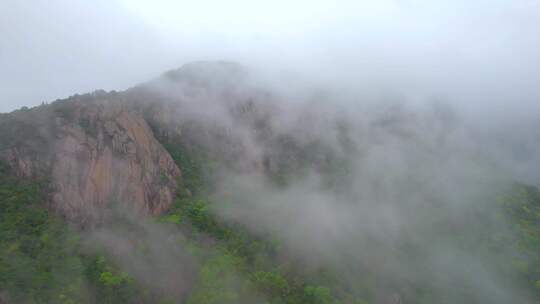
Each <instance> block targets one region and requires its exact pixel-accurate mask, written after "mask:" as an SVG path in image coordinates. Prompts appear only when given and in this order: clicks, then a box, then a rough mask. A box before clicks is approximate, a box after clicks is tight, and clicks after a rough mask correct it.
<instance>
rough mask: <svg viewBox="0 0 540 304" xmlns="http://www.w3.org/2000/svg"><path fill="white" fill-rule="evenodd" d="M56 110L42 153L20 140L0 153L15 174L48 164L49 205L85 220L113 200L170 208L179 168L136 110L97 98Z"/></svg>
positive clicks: (139, 207)
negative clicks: (31, 148)
mask: <svg viewBox="0 0 540 304" xmlns="http://www.w3.org/2000/svg"><path fill="white" fill-rule="evenodd" d="M61 109H62V111H63V112H62V113H63V115H60V114H59V115H51V117H52V118H51V120H50V122H49V125H48V127H49V128H50V129H51V130H53V131H52V132H51V133H52V134H54V138H53V139H50V140H49V146H48V147H43V151H41V152H39V151H38V152H36V151H30V149H28V148H27V147H26V146H27V145H26V144H24V143H23V144H18V145H15V146H13V147H10V148H9V149H7V150H5V151H4V152H0V156H1V157H2V158H4V159H5V160H6V161H7V162H8V163H9V164H10V165H11V167H12V168H13V169H14V170H15V172H16V173H17V174H18V175H19V176H23V177H35V176H39V175H40V174H39V173H37V172H39V171H45V170H37V169H36V168H47V170H46V171H48V173H47V174H48V176H47V177H49V178H50V180H51V186H52V189H53V193H52V197H51V203H52V207H53V208H54V209H57V210H59V211H61V212H62V213H63V214H65V215H66V216H67V217H69V218H70V219H72V220H74V221H75V222H79V223H81V224H85V223H87V222H92V221H94V220H95V219H96V218H98V217H99V216H101V215H102V214H103V211H104V210H107V209H108V208H107V207H110V206H111V204H114V203H117V204H119V205H122V206H123V207H127V208H128V209H129V210H130V211H134V212H138V213H145V214H151V215H155V214H159V213H162V212H163V211H164V210H166V209H167V208H169V207H170V205H171V203H172V201H173V197H174V193H175V191H176V187H177V183H176V179H177V178H178V177H179V176H180V169H179V168H178V167H177V166H176V164H175V163H174V161H173V160H172V158H171V157H170V155H169V154H168V153H167V151H166V150H165V149H164V148H163V147H162V146H161V144H160V143H159V142H158V141H157V140H156V139H155V137H154V135H153V133H152V130H151V129H150V127H149V126H148V125H147V123H146V121H145V120H144V119H143V117H142V116H141V115H140V114H138V113H136V112H134V111H133V110H130V109H128V108H126V107H123V106H122V105H121V104H118V103H113V102H108V101H106V100H99V99H97V100H94V101H91V102H88V101H84V102H83V101H77V100H75V101H69V103H68V102H66V103H65V104H63V105H61ZM36 155H37V156H36Z"/></svg>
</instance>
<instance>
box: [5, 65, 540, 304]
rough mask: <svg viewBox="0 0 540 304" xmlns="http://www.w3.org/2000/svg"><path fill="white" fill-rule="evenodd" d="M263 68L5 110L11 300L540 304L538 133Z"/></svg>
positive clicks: (179, 74)
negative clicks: (298, 86)
mask: <svg viewBox="0 0 540 304" xmlns="http://www.w3.org/2000/svg"><path fill="white" fill-rule="evenodd" d="M255 80H256V79H255V78H253V77H252V75H250V73H249V72H248V71H246V70H245V69H244V68H243V67H241V66H240V65H237V64H234V63H229V62H213V63H208V62H196V63H191V64H188V65H186V66H184V67H182V68H180V69H177V70H173V71H170V72H167V73H165V74H163V75H161V76H160V77H158V78H156V79H154V80H152V81H150V82H147V83H143V84H140V85H138V86H135V87H133V88H130V89H128V90H126V91H123V92H114V91H113V92H105V91H96V92H93V93H89V94H83V95H74V96H72V97H69V98H66V99H63V100H57V101H55V102H52V103H51V104H43V105H41V106H39V107H35V108H31V109H28V108H24V109H21V110H18V111H15V112H13V113H8V114H2V115H0V164H1V165H0V303H187V304H222V303H226V304H227V303H230V304H233V303H246V304H248V303H249V304H253V303H261V304H263V303H267V304H270V303H272V304H317V303H319V304H337V303H343V304H368V303H369V304H398V303H426V304H427V303H448V304H450V303H523V304H530V303H538V300H539V299H540V191H539V189H538V188H537V187H536V186H537V185H536V184H535V180H534V179H533V178H531V176H533V177H534V174H531V172H532V173H534V172H533V171H534V170H532V169H534V168H532V167H526V168H525V170H523V168H524V164H528V163H527V160H530V159H532V160H534V159H535V158H534V155H535V153H534V151H535V150H534V147H535V146H534V138H533V137H534V134H532V135H531V139H530V140H529V141H524V142H526V143H527V144H525V145H517V144H515V143H514V142H513V141H508V140H507V137H505V136H503V137H501V136H499V135H498V134H496V135H493V134H491V133H489V132H488V131H489V130H487V131H486V130H483V129H474V128H473V127H475V126H474V125H473V126H471V125H470V124H466V123H464V122H463V121H462V120H461V118H460V116H459V115H458V114H457V113H455V112H454V111H453V109H452V108H451V107H449V106H446V105H445V104H441V103H435V104H430V105H429V106H426V107H423V108H422V107H412V106H408V105H405V104H404V103H400V102H399V101H396V102H395V103H381V104H376V105H374V106H373V107H372V108H369V107H368V108H367V109H362V110H359V109H357V108H354V107H349V108H347V107H346V106H343V107H337V106H335V105H336V104H338V103H337V102H336V103H334V101H336V100H339V98H340V95H339V94H335V95H333V94H331V93H328V92H325V93H321V92H318V91H316V92H312V91H309V92H303V93H298V94H296V93H291V92H286V91H284V90H280V89H279V88H275V87H272V86H269V85H267V84H264V82H262V81H255ZM519 130H521V129H519ZM506 131H508V132H510V131H511V130H506ZM518 133H519V132H518ZM519 134H520V136H523V137H524V138H528V137H527V136H526V134H525V135H524V133H519ZM518 139H519V138H517V139H515V140H516V141H518ZM518 142H519V141H518ZM518 169H519V170H518Z"/></svg>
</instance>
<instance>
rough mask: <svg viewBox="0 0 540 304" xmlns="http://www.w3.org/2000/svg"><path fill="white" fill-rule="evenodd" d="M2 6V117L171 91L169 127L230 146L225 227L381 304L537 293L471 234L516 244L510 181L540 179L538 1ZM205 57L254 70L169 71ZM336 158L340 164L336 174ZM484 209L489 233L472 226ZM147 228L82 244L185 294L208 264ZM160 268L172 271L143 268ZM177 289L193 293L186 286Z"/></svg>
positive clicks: (220, 213)
mask: <svg viewBox="0 0 540 304" xmlns="http://www.w3.org/2000/svg"><path fill="white" fill-rule="evenodd" d="M1 6H2V7H1V9H0V34H2V37H3V40H2V45H1V48H0V66H1V67H3V69H2V72H1V73H0V77H1V78H0V83H1V84H2V90H0V100H1V105H0V111H11V110H14V109H16V108H19V107H21V106H31V105H37V104H39V103H41V102H43V101H52V100H54V99H56V98H60V97H66V96H69V95H72V94H75V93H81V92H87V91H92V90H94V89H99V88H103V89H106V90H113V89H114V90H123V89H126V88H129V87H131V86H134V85H136V84H137V83H141V82H145V81H148V80H150V79H154V80H153V81H151V82H149V83H146V84H144V85H142V86H140V87H137V88H135V89H133V90H129V91H127V92H126V95H124V96H123V97H122V98H124V100H123V101H124V102H128V103H129V102H133V103H134V104H137V102H141V104H142V107H143V111H141V112H143V114H146V113H148V112H149V111H145V110H147V109H153V108H152V107H153V106H154V105H155V103H152V101H153V100H150V99H149V100H145V99H144V98H145V97H144V96H151V97H154V98H155V97H156V96H158V97H159V98H155V99H156V100H157V102H156V103H157V104H159V102H161V101H163V99H164V100H165V101H166V102H169V103H170V104H168V105H167V106H170V107H171V108H168V109H166V111H163V112H164V113H161V114H163V116H167V119H165V121H159V122H158V123H162V124H163V125H166V126H168V125H167V124H169V123H170V124H172V125H179V126H181V127H183V126H185V125H189V123H191V122H193V121H195V122H197V123H198V124H200V125H197V126H196V127H201V129H202V131H201V132H200V133H197V132H194V133H192V134H189V132H190V131H193V130H192V129H181V128H178V129H180V130H182V132H183V133H182V136H180V137H182V138H183V140H187V141H188V142H189V140H190V139H192V140H193V142H195V143H196V144H198V145H200V146H202V147H203V148H207V150H209V151H211V152H215V153H216V154H219V153H221V152H223V151H224V152H223V153H222V154H223V155H221V156H219V157H222V159H220V161H222V162H223V163H227V166H226V167H225V168H224V170H223V172H221V171H220V172H218V173H216V174H217V176H218V177H220V178H218V179H217V180H218V181H217V182H216V185H214V186H215V189H213V190H215V191H213V192H212V193H210V194H211V198H212V199H213V200H214V201H215V202H216V204H215V205H213V207H212V209H211V212H212V214H213V215H216V216H217V217H218V218H219V219H220V220H223V221H225V222H226V223H234V224H240V225H241V226H242V227H246V229H247V231H249V233H252V234H254V235H257V234H259V233H260V234H265V233H268V232H269V233H271V234H272V235H273V236H276V237H277V238H279V239H280V241H282V242H283V244H284V249H283V252H280V254H284V255H286V256H287V257H289V258H290V259H291V260H292V261H297V260H298V261H300V262H299V263H300V264H301V265H302V266H305V268H306V269H310V268H315V269H316V268H318V267H322V268H327V269H331V270H332V271H335V272H336V273H339V274H340V275H341V277H340V278H339V279H340V280H341V281H342V282H341V283H343V284H344V285H345V286H346V287H345V288H349V289H351V290H354V287H355V286H357V284H358V282H359V281H361V280H364V279H366V278H368V277H369V279H371V280H373V282H371V283H370V284H371V285H370V284H367V285H369V286H376V288H375V290H373V291H372V292H373V293H374V295H372V299H373V300H374V302H375V303H390V302H391V301H390V300H388V299H387V297H392V296H393V295H394V294H397V297H398V301H397V302H396V301H394V302H392V303H398V302H400V301H401V300H400V299H402V298H403V299H406V298H407V293H413V290H415V288H416V287H418V286H421V287H423V286H424V285H425V286H428V288H432V290H433V293H434V294H436V296H439V297H440V299H445V301H447V302H448V303H452V302H454V303H459V302H463V301H465V300H466V299H475V300H477V301H478V302H493V303H510V302H512V301H513V300H516V299H519V300H521V298H523V299H527V297H528V294H526V293H525V292H522V286H517V285H519V284H518V283H516V282H513V281H512V280H511V278H505V277H502V276H501V275H499V272H498V271H499V269H498V268H497V267H498V266H497V263H496V262H497V261H495V262H494V261H491V260H490V261H486V260H489V259H486V260H484V257H485V256H486V255H484V254H485V252H475V249H474V248H476V247H474V246H472V245H471V244H470V243H474V242H475V241H476V240H477V239H476V238H475V234H474V233H471V231H474V232H478V233H479V237H478V239H480V235H482V233H484V232H486V231H488V232H490V233H501V234H504V233H508V231H509V229H510V227H506V226H504V225H501V226H499V227H492V226H491V225H492V224H493V223H492V222H491V221H490V220H489V219H491V215H492V214H491V212H493V213H496V211H495V210H496V208H492V207H493V206H494V205H493V204H494V201H495V197H496V196H498V195H499V194H501V192H502V191H503V190H505V187H506V186H508V185H511V184H512V183H513V182H515V181H520V182H525V183H529V184H533V185H538V184H539V183H540V173H539V171H538V170H537V168H538V167H539V166H540V157H539V156H538V155H540V153H539V152H540V142H539V138H540V136H539V134H538V130H540V129H539V127H540V122H539V121H538V117H539V116H538V114H539V113H540V112H539V111H540V86H539V85H538V84H539V83H540V2H537V1H475V2H474V3H471V2H470V1H414V0H412V1H407V0H401V1H397V0H396V1H377V2H376V3H375V2H367V1H354V2H353V1H297V2H295V3H293V4H291V3H288V2H286V1H272V2H268V3H254V2H253V1H240V0H238V1H227V2H219V3H218V2H217V1H216V2H212V1H198V2H197V3H193V2H192V1H190V2H188V1H185V2H184V1H180V2H177V1H165V0H162V1H95V2H93V3H91V4H90V3H89V2H84V1H35V2H33V3H31V4H30V3H27V2H21V1H11V0H8V1H3V2H2V4H1ZM198 60H226V61H227V62H238V63H240V65H239V67H240V68H239V69H240V71H239V72H238V74H236V70H235V69H236V68H237V66H236V65H235V64H223V63H219V64H214V65H212V64H210V65H209V67H210V68H209V69H208V70H207V66H206V65H205V64H202V65H197V64H195V65H191V66H189V65H188V66H187V67H184V69H183V70H180V71H176V72H175V71H173V72H170V73H168V74H165V75H164V76H162V77H161V78H158V79H155V77H156V76H157V75H160V74H161V73H162V72H164V71H167V70H170V69H174V68H177V67H180V66H182V65H184V64H185V63H188V62H192V61H198ZM222 66H224V67H222ZM241 67H246V71H249V72H245V71H244V70H243V68H241ZM190 69H192V70H190ZM231 72H234V73H231ZM182 73H185V74H182ZM244 73H246V74H244ZM190 77H193V78H190ZM199 78H202V79H204V81H199V80H200V79H199ZM200 83H202V84H201V85H200V87H199V84H200ZM139 93H144V94H148V95H137V94H139ZM155 94H158V95H155ZM137 96H143V97H137ZM224 96H226V97H224ZM132 97H133V99H134V100H131V99H130V98H132ZM137 98H140V100H139V99H137ZM246 100H248V101H250V102H254V105H255V106H254V108H248V109H247V110H246V113H248V114H245V113H244V112H242V111H244V110H242V109H241V110H238V109H237V108H236V106H240V107H243V106H245V105H244V104H241V103H242V102H244V101H246ZM166 102H165V103H166ZM239 103H240V104H239ZM138 106H141V105H140V104H138ZM248 106H250V105H248ZM145 107H147V108H145ZM246 107H247V106H246ZM250 111H252V112H250ZM244 114H245V116H243V115H244ZM250 115H253V116H250ZM258 123H261V124H262V125H263V127H260V126H259V125H257V124H258ZM196 127H195V129H196ZM178 129H174V130H178ZM186 130H187V131H186ZM216 130H217V131H216ZM195 131H200V130H195ZM213 132H216V133H215V134H214V133H213ZM220 132H221V133H220ZM201 134H202V135H204V136H206V135H208V138H205V137H204V136H201ZM223 134H226V136H225V135H223ZM190 136H191V138H190ZM283 138H285V139H286V140H285V143H283V141H281V140H283ZM193 142H189V143H193ZM289 144H290V146H292V148H291V147H290V146H289ZM311 145H312V146H311ZM288 149H290V150H288ZM291 151H292V152H291ZM298 151H300V152H298ZM306 151H307V152H306ZM304 152H305V153H304ZM288 153H290V154H288ZM302 153H304V154H302ZM310 153H312V155H311V154H310ZM298 155H308V156H306V159H305V161H306V162H307V163H309V164H308V165H306V166H305V167H307V168H297V167H295V166H297V165H298V167H301V165H299V164H301V163H302V162H303V161H304V160H303V159H300V160H299V159H298V158H299V157H298ZM228 157H230V158H228ZM287 157H291V158H292V159H293V161H290V159H289V158H287ZM294 157H297V158H296V159H294ZM232 160H235V161H238V162H239V163H235V162H234V161H232ZM280 161H284V162H285V165H284V167H286V168H287V169H289V167H291V168H292V169H291V172H289V173H290V178H291V180H288V181H287V183H285V185H281V186H279V185H276V183H272V182H271V180H270V179H269V175H271V174H273V173H275V172H272V171H279V169H280V168H279V167H280V166H281V165H282V164H280ZM331 161H336V162H342V163H337V164H334V163H330V162H331ZM325 165H328V167H331V168H330V170H333V169H336V170H341V171H340V172H338V173H337V174H335V175H336V176H337V177H336V180H333V181H332V180H328V176H333V175H334V173H335V172H330V173H328V172H324V170H325V169H324V166H325ZM333 166H335V168H334V167H333ZM260 168H263V170H260ZM275 168H278V169H275ZM181 169H182V168H181ZM222 169H223V168H222ZM295 169H298V170H296V171H295ZM264 170H266V171H264ZM329 183H330V184H331V183H335V184H332V185H331V186H329ZM479 210H482V212H484V213H485V214H488V215H487V217H486V218H487V219H486V218H483V219H485V220H486V222H480V223H477V222H475V221H476V220H477V219H478V218H477V217H475V215H476V214H477V212H479ZM493 216H494V214H493ZM128 220H130V219H129V218H128ZM131 220H132V219H131ZM137 221H138V219H137V220H136V221H135V222H137ZM134 226H135V228H136V229H134V231H135V232H134V231H131V232H129V233H127V236H126V232H125V231H119V230H115V229H111V228H109V227H102V229H101V230H97V231H93V232H91V233H89V234H88V235H86V238H85V240H88V241H89V242H91V243H96V244H99V245H101V247H104V248H105V249H108V250H109V251H111V252H112V253H113V255H114V254H116V255H117V256H118V257H119V258H118V259H119V260H121V261H120V262H119V264H120V266H121V267H123V268H125V269H128V270H129V271H130V272H131V273H132V274H133V275H134V276H135V277H136V278H138V279H140V280H141V281H143V283H146V284H149V285H151V286H152V287H154V288H156V289H158V290H163V291H164V292H170V291H173V294H174V292H177V295H178V296H185V295H184V293H185V292H186V290H187V289H188V287H189V286H190V285H191V284H192V280H193V273H194V272H195V271H196V270H195V269H196V268H197V263H196V262H192V258H191V257H188V255H187V254H186V253H185V252H183V249H179V248H177V247H175V246H173V242H174V241H175V240H174V239H173V240H172V241H171V242H169V241H168V240H165V239H166V238H167V235H169V234H171V233H172V232H170V231H169V230H164V228H163V227H161V226H159V225H157V224H155V223H151V224H150V223H144V222H143V223H142V224H141V223H139V224H135V225H134ZM113 228H114V227H113ZM137 230H140V231H142V234H145V235H147V236H148V238H149V240H148V241H146V240H145V239H142V240H141V243H147V247H149V248H150V249H149V250H148V256H147V257H145V258H147V260H142V258H141V257H140V256H137V254H131V255H130V253H129V252H130V251H132V249H133V248H132V247H130V246H132V245H131V244H130V241H125V240H126V239H129V238H130V237H133V238H134V239H137V238H138V237H139V236H138V235H137V234H136V231H137ZM486 233H487V232H486ZM469 234H471V235H472V237H471V238H470V239H469V238H467V237H468V235H469ZM164 235H165V236H164ZM456 235H458V237H456V238H459V237H461V236H467V237H464V238H463V240H462V239H454V237H455V236H456ZM177 237H178V238H183V236H182V234H178V235H177ZM124 242H125V243H124ZM162 243H163V244H162ZM176 243H178V242H176ZM469 245H470V247H468V246H469ZM403 248H405V249H403ZM499 249H500V250H501V251H505V250H506V249H504V248H502V249H501V248H499ZM508 250H509V251H511V249H508ZM513 253H514V252H510V253H509V255H512V254H513ZM488 256H489V255H488ZM494 259H496V258H494ZM175 260H179V261H185V263H184V264H186V265H184V264H183V263H179V264H178V265H176V264H175V263H173V262H171V263H170V261H175ZM506 262H508V261H506ZM169 264H174V267H171V268H170V269H168V268H169ZM494 265H495V266H494ZM184 266H186V267H184ZM148 267H150V268H151V269H159V270H162V272H163V273H164V275H163V277H160V278H155V277H154V276H150V275H146V273H148V272H152V270H148ZM177 282H180V283H181V285H184V288H185V289H181V290H175V288H176V287H177V286H176V285H175V284H176V283H177ZM514 283H515V284H514ZM171 284H172V285H171ZM430 284H433V285H430ZM514 285H516V286H514ZM453 286H462V287H463V290H460V293H459V294H458V293H456V294H454V293H453V291H452V290H450V289H451V288H452V287H453ZM414 292H416V291H414ZM468 296H470V297H468ZM426 299H427V300H426ZM435 299H437V298H435ZM423 300H425V301H429V298H423ZM524 301H525V300H524Z"/></svg>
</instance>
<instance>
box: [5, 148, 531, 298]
mask: <svg viewBox="0 0 540 304" xmlns="http://www.w3.org/2000/svg"><path fill="white" fill-rule="evenodd" d="M165 146H166V148H167V149H168V150H169V152H170V153H171V155H172V156H173V158H174V159H175V161H176V162H177V163H178V165H179V166H180V167H181V168H182V171H183V176H182V178H181V179H180V180H179V181H178V182H179V183H180V185H181V189H184V191H182V192H181V193H179V194H178V198H177V200H176V202H175V205H174V207H173V208H172V209H171V210H170V212H169V213H168V214H166V215H164V216H162V217H160V218H159V219H157V220H156V222H157V223H156V225H162V226H168V227H174V231H177V233H178V234H179V235H183V236H185V238H182V240H181V241H179V242H178V246H181V247H183V248H185V249H187V250H188V251H189V253H190V254H191V255H193V256H194V257H195V258H196V260H197V261H198V263H199V268H198V270H197V272H198V273H197V274H196V276H195V277H194V278H193V280H194V283H193V287H192V288H191V289H190V291H189V292H188V294H187V295H186V296H185V302H187V303H189V304H213V303H320V304H330V303H357V304H359V303H372V302H374V301H375V300H374V296H373V290H372V289H373V288H374V285H376V284H377V282H376V280H371V279H370V278H361V279H359V280H358V282H357V285H356V286H355V288H354V289H351V288H350V287H349V286H344V285H343V284H342V283H343V280H342V278H341V277H340V274H339V273H338V272H336V270H335V269H324V268H317V269H313V268H305V267H302V261H298V260H296V259H295V258H293V257H288V256H287V255H286V254H285V255H284V252H283V250H282V244H281V241H280V240H279V239H278V238H277V237H276V236H273V235H268V234H253V233H250V232H249V231H248V230H247V229H245V228H244V227H243V226H242V225H240V224H235V223H230V222H223V221H222V220H220V218H218V217H216V216H215V215H214V213H213V212H212V205H213V204H216V203H217V202H212V200H211V199H210V198H209V196H208V191H209V187H212V184H213V180H212V177H213V174H212V172H213V171H214V170H215V168H216V166H217V164H218V163H219V162H217V161H213V160H212V158H211V157H210V156H209V155H206V154H205V153H202V152H201V151H196V150H194V149H196V148H194V147H193V148H187V147H186V146H184V145H182V144H180V143H172V142H166V143H165ZM337 165H339V163H338V164H336V166H337ZM340 168H341V167H340ZM329 171H331V170H329ZM338 171H340V170H338ZM285 180H286V179H280V180H279V181H277V182H279V183H283V182H284V181H285ZM329 185H330V186H331V183H330V184H329ZM46 195H47V183H46V182H45V181H29V180H21V179H18V178H15V177H13V176H12V175H10V172H9V170H8V169H7V167H6V166H5V165H1V166H0V210H1V213H0V299H2V300H7V301H9V302H14V303H158V302H161V303H169V302H172V303H174V302H178V301H179V299H174V298H172V299H171V297H167V295H166V294H159V292H155V291H153V290H151V289H148V288H147V287H146V286H142V285H141V282H138V281H137V280H136V279H135V278H134V277H133V276H132V275H131V274H130V273H129V271H126V270H122V269H120V267H119V266H118V265H117V264H116V263H115V262H114V260H113V259H111V258H109V256H108V255H107V253H106V252H99V251H95V250H88V249H87V248H85V246H84V244H83V242H82V241H81V237H80V233H79V232H77V231H76V230H74V229H72V228H71V227H70V226H69V225H68V224H67V223H66V222H65V221H64V220H63V219H62V218H61V217H60V216H58V215H56V214H54V213H52V212H51V211H49V210H48V209H47V207H46ZM497 206H498V208H497V212H495V213H483V212H482V211H481V210H479V211H478V212H477V213H475V214H474V215H472V216H471V221H476V222H477V223H479V225H478V226H481V227H483V229H481V230H479V231H476V233H475V234H474V235H473V234H471V236H466V235H465V236H464V234H466V228H467V227H463V228H462V229H459V228H458V229H456V230H452V231H449V232H448V231H447V232H445V234H441V238H442V241H443V242H448V243H449V244H452V246H461V247H464V248H473V249H471V251H472V252H473V253H474V254H475V255H478V256H480V257H483V258H485V261H486V263H491V264H493V265H495V267H494V269H497V270H498V271H499V275H501V276H504V277H505V280H506V281H508V282H509V284H516V285H519V286H522V287H524V292H528V293H531V294H532V295H533V296H534V297H539V298H540V192H539V190H538V189H537V188H535V187H530V186H524V185H515V186H514V187H513V188H512V189H511V191H508V192H507V194H505V195H503V196H501V197H500V201H499V202H497ZM497 225H501V226H505V227H510V229H509V230H500V229H494V228H495V226H497ZM492 231H497V233H493V232H492ZM402 254H403V255H404V256H406V257H408V255H411V256H412V255H415V254H417V252H415V251H414V250H411V249H410V248H408V249H404V251H403V253H402ZM368 275H370V274H368V273H366V276H368ZM398 279H399V278H398ZM441 282H442V283H446V284H455V282H446V281H444V280H441V281H437V280H434V281H432V282H420V281H417V282H413V283H411V285H413V287H414V288H413V290H414V291H413V292H411V293H410V294H408V295H407V296H406V298H405V300H406V301H407V302H415V303H435V302H436V303H441V302H448V301H444V300H443V298H444V296H445V295H446V294H445V293H444V291H448V290H452V291H454V292H456V293H459V292H462V296H463V297H461V298H460V299H462V300H464V301H466V302H469V303H474V302H477V300H478V299H474V296H473V294H474V290H472V291H471V290H465V289H460V288H461V287H460V286H457V285H456V286H440V284H442V283H441ZM469 296H470V298H468V297H469Z"/></svg>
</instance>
